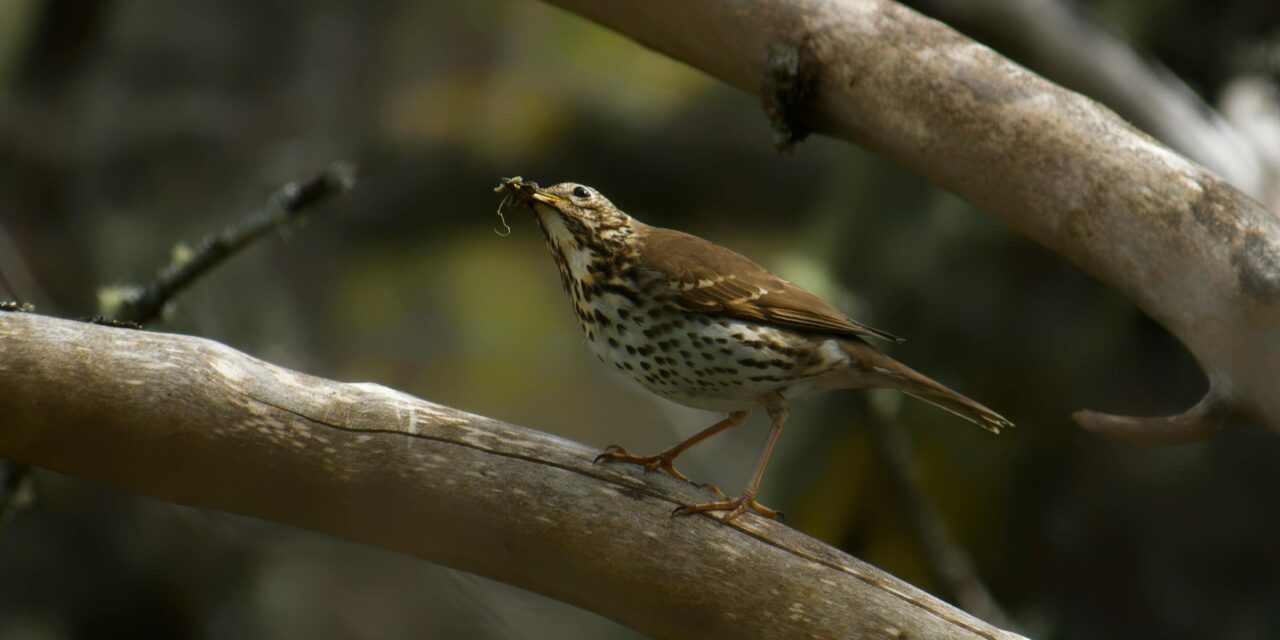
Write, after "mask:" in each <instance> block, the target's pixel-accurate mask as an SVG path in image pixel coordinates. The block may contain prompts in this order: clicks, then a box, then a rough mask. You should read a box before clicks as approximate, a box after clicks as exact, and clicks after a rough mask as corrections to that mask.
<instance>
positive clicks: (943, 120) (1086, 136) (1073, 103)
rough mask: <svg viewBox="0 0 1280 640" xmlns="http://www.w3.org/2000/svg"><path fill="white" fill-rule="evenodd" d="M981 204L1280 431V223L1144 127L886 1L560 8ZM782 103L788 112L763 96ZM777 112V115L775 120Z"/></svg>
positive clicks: (1237, 407) (667, 2) (634, 1)
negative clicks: (1116, 294)
mask: <svg viewBox="0 0 1280 640" xmlns="http://www.w3.org/2000/svg"><path fill="white" fill-rule="evenodd" d="M550 1H551V2H552V3H553V4H556V5H559V6H562V7H564V8H566V9H569V10H572V11H574V12H577V13H580V14H582V15H584V16H586V17H588V18H590V19H592V20H595V21H597V22H599V23H601V24H603V25H605V26H608V27H610V28H612V29H615V30H617V31H620V32H622V33H624V34H626V35H628V36H631V37H632V38H634V39H636V40H637V41H639V42H640V43H642V44H645V45H647V46H650V47H652V48H654V49H657V50H658V51H661V52H663V53H666V54H668V55H670V56H672V57H674V58H677V59H679V60H683V61H685V62H687V63H689V64H692V65H693V66H695V67H698V68H700V69H702V70H704V71H707V72H708V73H710V74H712V75H715V76H716V77H719V78H721V79H723V80H725V81H727V82H729V83H730V84H733V85H735V86H737V87H739V88H742V89H744V90H746V91H749V92H752V93H758V92H762V90H764V89H772V88H775V87H778V86H780V84H782V85H783V86H785V83H779V82H778V79H777V78H776V77H775V76H776V74H777V72H778V70H779V69H785V68H786V65H785V64H780V62H786V61H788V60H790V59H791V56H780V54H779V53H778V52H779V51H784V50H786V48H787V47H791V48H793V49H795V51H796V52H797V54H798V56H797V57H798V59H799V60H800V61H801V62H800V67H801V69H800V70H798V71H796V74H797V77H798V78H807V79H811V82H810V83H807V84H804V85H803V86H804V87H805V95H806V96H807V97H806V98H805V99H803V100H801V101H798V102H792V103H791V104H788V105H787V108H788V109H790V110H792V111H793V112H794V114H795V115H794V117H791V118H785V119H784V121H786V122H802V123H804V124H805V125H808V126H811V127H812V129H813V130H814V131H816V132H818V133H825V134H829V135H833V136H837V137H841V138H844V139H846V140H849V141H852V142H855V143H857V144H860V145H862V146H865V147H867V148H869V149H871V150H873V151H876V152H879V153H882V154H884V155H885V156H887V157H889V158H890V159H892V160H894V161H896V162H898V163H899V164H901V165H903V166H905V167H907V168H908V169H911V170H912V171H915V172H917V173H919V174H921V175H923V176H924V177H926V178H928V179H930V180H932V181H934V182H936V183H937V184H939V185H941V186H943V187H945V188H947V189H950V190H951V191H953V192H955V193H957V194H959V195H960V196H962V197H964V198H966V199H968V200H969V201H971V202H973V203H974V204H976V205H977V206H979V207H980V208H982V209H984V210H985V211H987V212H988V213H990V214H992V215H994V216H995V217H996V218H998V219H999V220H1001V221H1002V222H1004V223H1005V224H1006V225H1008V226H1009V227H1011V228H1012V229H1014V230H1015V231H1018V232H1020V233H1022V234H1024V235H1026V236H1027V237H1029V238H1031V239H1033V240H1035V241H1036V242H1039V243H1040V244H1043V245H1044V246H1046V247H1048V248H1049V249H1051V250H1053V251H1055V252H1057V253H1059V254H1061V255H1063V256H1065V257H1066V258H1068V259H1070V260H1071V261H1072V262H1074V263H1075V264H1076V265H1077V266H1079V267H1080V268H1082V269H1084V270H1085V271H1086V272H1088V273H1090V274H1092V275H1093V276H1095V277H1097V278H1098V279H1100V280H1102V281H1103V282H1105V283H1107V284H1109V285H1110V286H1112V287H1115V288H1116V289H1117V290H1119V291H1120V292H1121V293H1123V294H1124V295H1126V296H1127V297H1128V298H1129V299H1130V300H1132V301H1133V302H1134V303H1135V304H1137V305H1138V307H1139V308H1141V309H1142V310H1143V311H1145V312H1146V313H1147V314H1149V315H1150V316H1151V317H1152V318H1154V319H1155V320H1156V321H1157V322H1159V323H1161V324H1162V325H1164V327H1165V328H1166V329H1168V330H1169V331H1170V332H1172V333H1173V334H1174V335H1175V336H1176V337H1177V338H1178V339H1179V340H1181V341H1182V343H1183V344H1185V345H1186V346H1187V348H1188V349H1189V350H1190V351H1191V353H1192V355H1194V356H1195V358H1196V360H1197V361H1198V362H1199V364H1200V366H1201V367H1202V368H1203V369H1204V370H1205V372H1206V374H1207V376H1208V377H1209V378H1210V379H1214V380H1216V381H1218V382H1219V384H1218V385H1217V386H1218V394H1219V397H1220V399H1221V401H1222V402H1224V403H1226V404H1227V405H1228V406H1229V407H1230V411H1228V412H1227V413H1226V415H1228V416H1230V418H1231V419H1232V421H1235V422H1238V421H1247V420H1252V421H1257V422H1260V423H1263V424H1266V425H1268V426H1270V427H1271V428H1273V429H1276V430H1278V431H1280V340H1276V339H1274V337H1273V336H1275V335H1276V332H1277V331H1280V217H1277V216H1276V215H1275V214H1273V213H1271V212H1269V211H1267V210H1266V209H1265V208H1264V207H1263V206H1261V205H1260V204H1259V203H1258V202H1256V201H1254V200H1252V199H1250V198H1249V197H1247V196H1245V195H1244V194H1242V193H1241V192H1240V191H1238V190H1237V189H1235V188H1234V187H1232V186H1231V185H1229V184H1227V183H1226V182H1224V181H1223V180H1222V179H1220V178H1219V177H1217V176H1215V175H1213V174H1211V173H1209V172H1208V171H1207V170H1205V169H1204V168H1202V167H1200V166H1198V165H1196V164H1194V163H1192V162H1190V161H1188V160H1186V159H1185V158H1183V157H1182V156H1179V155H1178V154H1176V153H1174V152H1172V151H1170V150H1169V149H1167V148H1166V147H1164V146H1162V145H1160V144H1159V143H1157V142H1156V141H1154V140H1152V139H1151V138H1150V137H1149V136H1147V135H1146V134H1143V133H1142V132H1140V131H1138V130H1136V129H1134V128H1133V127H1132V126H1130V125H1129V124H1127V123H1126V122H1124V121H1123V120H1122V119H1121V118H1119V117H1118V116H1116V114H1115V113H1113V112H1111V111H1109V110H1107V109H1106V108H1104V107H1102V106H1101V105H1099V104H1097V103H1095V102H1093V101H1092V100H1089V99H1088V98H1085V97H1084V96H1081V95H1079V94H1076V93H1072V92H1070V91H1067V90H1065V89H1063V88H1061V87H1059V86H1057V85H1054V84H1052V83H1050V82H1048V81H1046V80H1044V79H1043V78H1040V77H1039V76H1036V75H1035V74H1033V73H1030V72H1028V71H1027V70H1026V69H1023V68H1022V67H1019V66H1018V65H1016V64H1014V63H1012V62H1010V61H1009V60H1007V59H1005V58H1003V57H1001V56H1000V55H998V54H996V53H995V52H993V51H991V50H990V49H988V48H987V47H984V46H982V45H981V44H978V43H977V42H974V41H973V40H970V39H969V38H966V37H964V36H962V35H960V34H959V33H956V32H955V31H953V30H952V29H950V28H948V27H947V26H946V25H943V24H942V23H939V22H936V21H934V20H931V19H929V18H926V17H924V16H921V15H920V14H918V13H915V12H914V11H911V10H910V9H907V8H905V7H903V6H901V5H899V4H897V3H894V2H889V1H887V0H829V1H827V2H812V1H808V0H736V1H730V0H706V1H703V2H685V1H683V0H613V1H609V2H604V1H602V0H550ZM764 98H765V100H766V104H776V100H773V99H772V98H771V97H770V96H768V95H765V96H764ZM770 115H771V119H772V120H773V121H775V122H776V121H777V120H778V118H777V117H776V114H770Z"/></svg>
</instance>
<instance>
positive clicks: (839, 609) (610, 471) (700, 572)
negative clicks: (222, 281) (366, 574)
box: [0, 313, 1018, 639]
mask: <svg viewBox="0 0 1280 640" xmlns="http://www.w3.org/2000/svg"><path fill="white" fill-rule="evenodd" d="M157 398H163V401H159V402H158V401H157ZM0 415H3V416H4V425H5V428H4V429H0V455H2V456H5V457H10V458H13V459H16V460H21V461H23V462H26V463H29V464H35V465H38V466H41V467H46V468H49V469H53V470H55V471H58V472H61V473H68V474H73V475H78V476H82V477H86V478H91V479H95V480H99V481H102V482H108V483H111V484H115V485H118V486H120V487H123V488H125V489H129V490H132V491H136V492H138V493H141V494H143V495H148V496H152V497H155V498H159V499H162V500H168V501H172V502H177V503H181V504H187V505H194V506H200V507H208V508H213V509H220V510H224V511H230V512H235V513H241V514H247V515H251V516H256V517H260V518H266V519H269V520H274V521H276V522H282V523H286V524H292V525H295V526H299V527H303V528H306V529H312V530H315V531H322V532H326V533H330V534H333V535H336V536H340V537H344V538H348V539H351V540H356V541H361V542H365V543H368V544H373V545H377V546H382V547H385V548H388V549H394V550H398V551H401V552H404V553H407V554H410V555H414V556H417V557H420V558H423V559H427V560H431V561H433V562H438V563H441V564H444V565H448V566H451V567H455V568H458V569H462V570H465V571H470V572H473V573H477V574H481V575H484V576H488V577H491V578H494V579H497V580H501V581H503V582H507V583H510V584H514V585H517V586H521V587H524V588H526V589H530V590H533V591H537V592H540V593H543V594H546V595H549V596H551V597H554V598H558V599H560V600H564V601H566V602H569V603H572V604H575V605H578V606H580V607H583V608H585V609H589V610H592V611H596V612H598V613H601V614H603V615H605V616H608V617H610V618H613V619H614V620H617V621H619V622H621V623H623V624H626V625H628V626H631V627H633V628H635V629H637V630H639V631H642V632H644V633H646V634H649V635H652V636H654V637H662V638H701V639H714V638H735V639H750V638H809V637H821V638H885V639H889V638H992V639H994V638H1016V637H1018V636H1016V635H1014V634H1012V633H1009V632H1007V631H1003V630H1001V629H998V628H996V627H993V626H991V625H989V624H987V623H985V622H983V621H981V620H978V619H977V618H974V617H973V616H971V615H969V614H967V613H965V612H963V611H961V610H959V609H956V608H954V607H952V606H951V605H948V604H946V603H944V602H942V601H940V600H937V599H935V598H933V597H931V596H930V595H928V594H926V593H924V592H922V591H920V590H919V589H916V588H915V587H912V586H910V585H908V584H906V583H904V582H902V581H900V580H898V579H896V578H894V577H893V576H890V575H888V574H886V573H884V572H883V571H880V570H879V569H876V568H875V567H872V566H870V565H867V564H865V563H863V562H861V561H859V560H857V559H856V558H853V557H851V556H848V555H846V554H844V553H842V552H840V551H838V550H836V549H834V548H831V547H829V546H827V545H825V544H822V543H821V542H818V541H817V540H814V539H812V538H809V537H808V536H805V535H803V534H801V533H798V532H796V531H794V530H791V529H788V528H787V527H785V526H783V525H781V524H779V523H777V522H774V521H772V520H766V519H764V518H761V517H758V516H755V515H753V514H747V515H744V516H743V517H741V518H739V519H737V520H735V521H733V522H732V523H731V524H729V525H725V524H721V523H720V522H719V520H717V519H713V518H709V517H703V516H694V517H688V518H672V517H670V513H671V511H672V508H673V507H675V506H676V505H680V504H688V503H689V502H692V501H696V500H705V499H706V494H705V493H703V492H702V491H701V490H699V489H697V488H695V487H693V486H691V485H688V484H686V483H682V482H678V481H676V480H674V479H672V478H669V477H667V476H664V475H662V474H653V473H650V474H646V473H644V471H643V470H640V469H636V468H633V467H629V466H613V465H599V464H593V463H592V459H593V457H594V456H595V454H596V453H597V452H596V451H595V450H593V449H588V448H587V447H585V446H582V445H579V444H576V443H573V442H568V441H565V440H562V439H560V438H556V437H554V436H550V435H547V434H544V433H539V432H537V431H533V430H530V429H526V428H523V427H518V426H515V425H511V424H505V423H502V422H498V421H496V420H491V419H489V418H484V417H481V416H477V415H472V414H468V413H465V412H462V411H458V410H456V409H451V408H449V407H445V406H441V405H437V404H432V403H430V402H426V401H424V400H419V399H417V398H414V397H412V396H409V395H406V394H403V393H399V392H396V391H392V390H390V389H387V388H385V387H381V386H378V385H373V384H344V383H339V382H333V381H329V380H324V379H321V378H316V377H312V376H307V375H304V374H301V373H297V372H294V371H289V370H286V369H283V368H280V367H276V366H273V365H271V364H268V363H265V362H262V361H260V360H257V359H255V358H252V357H249V356H247V355H245V354H243V353H240V352H238V351H235V350H233V349H231V348H229V347H226V346H224V345H221V344H218V343H216V342H212V341H209V340H204V339H200V338H192V337H187V336H180V335H172V334H161V333H153V332H150V331H136V330H124V329H113V328H109V327H102V326H98V325H93V324H89V323H84V322H69V321H65V320H58V319H54V318H49V317H44V316H37V315H33V314H18V313H9V314H0Z"/></svg>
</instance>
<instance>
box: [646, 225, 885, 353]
mask: <svg viewBox="0 0 1280 640" xmlns="http://www.w3.org/2000/svg"><path fill="white" fill-rule="evenodd" d="M644 233H645V234H646V237H645V238H644V240H645V242H644V245H645V246H653V245H654V244H655V243H656V244H658V245H660V246H661V247H662V251H660V252H654V251H642V252H641V255H640V259H639V264H638V265H637V268H638V269H639V270H640V271H641V273H642V274H644V275H645V276H647V277H649V278H650V279H652V280H651V281H652V284H653V285H656V286H658V287H664V285H665V288H666V290H667V293H668V294H670V295H671V297H672V298H673V299H674V300H675V301H676V304H677V305H679V306H680V307H681V308H682V309H685V310H687V311H693V312H699V313H707V314H712V315H721V316H728V317H731V318H739V319H742V320H753V321H756V322H761V323H764V324H769V325H773V326H776V327H782V328H786V329H792V330H798V331H811V332H818V333H830V334H834V335H840V336H849V337H856V338H867V337H874V338H880V339H883V340H889V341H892V342H902V341H903V340H902V338H899V337H898V336H895V335H893V334H891V333H888V332H885V331H881V330H879V329H874V328H872V327H868V326H867V325H865V324H862V323H860V322H856V321H854V320H851V319H849V318H848V317H847V316H845V315H844V314H843V313H840V312H839V311H836V310H835V309H834V308H832V307H831V305H829V304H827V303H826V302H824V301H823V300H822V299H821V298H819V297H818V296H815V295H813V294H812V293H809V292H808V291H805V290H804V289H801V288H800V287H797V286H796V285H794V284H791V283H790V282H787V281H786V280H783V279H782V278H779V277H778V276H775V275H773V274H772V273H769V271H767V270H766V269H765V268H764V267H761V266H760V265H758V264H756V263H755V262H752V261H751V259H749V258H747V257H745V256H743V255H741V254H738V253H735V252H733V251H730V250H729V249H725V248H724V247H720V246H717V245H715V244H712V243H711V242H708V241H706V240H703V239H702V238H699V237H697V236H693V235H689V234H687V233H681V232H679V231H673V230H671V229H661V228H658V227H647V228H646V229H644Z"/></svg>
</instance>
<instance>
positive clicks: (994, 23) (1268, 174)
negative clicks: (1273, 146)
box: [908, 0, 1280, 204]
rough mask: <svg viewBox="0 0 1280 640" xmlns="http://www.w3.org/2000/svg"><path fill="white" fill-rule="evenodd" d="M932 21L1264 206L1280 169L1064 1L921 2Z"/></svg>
mask: <svg viewBox="0 0 1280 640" xmlns="http://www.w3.org/2000/svg"><path fill="white" fill-rule="evenodd" d="M908 4H914V5H916V6H919V7H921V8H922V9H923V10H924V11H925V12H926V13H929V14H930V15H933V16H935V17H937V18H940V19H942V20H945V21H947V22H948V23H949V24H951V25H953V26H955V27H956V28H958V29H960V30H962V31H965V32H966V33H970V34H973V35H974V36H975V37H978V38H979V39H981V40H982V41H983V42H991V43H992V44H994V45H995V46H996V48H997V49H1000V50H1002V51H1007V52H1008V53H1009V54H1010V55H1011V56H1012V57H1014V58H1016V59H1018V60H1020V61H1023V62H1024V63H1025V64H1026V65H1027V66H1028V67H1031V68H1032V69H1033V70H1035V71H1036V72H1037V73H1040V74H1042V75H1044V76H1045V77H1047V78H1049V79H1051V80H1053V81H1054V82H1057V83H1059V84H1061V85H1063V86H1065V87H1067V88H1069V89H1072V90H1074V91H1079V92H1081V93H1083V94H1085V95H1087V96H1089V97H1091V98H1093V99H1095V100H1098V101H1099V102H1101V103H1103V104H1105V105H1107V106H1108V107H1110V108H1112V109H1115V110H1116V112H1117V113H1119V114H1120V115H1121V116H1123V117H1124V118H1125V119H1127V120H1129V121H1130V122H1132V123H1134V124H1135V125H1136V126H1137V127H1138V128H1139V129H1142V130H1143V131H1146V132H1147V133H1150V134H1151V135H1152V136H1154V137H1156V138H1157V139H1159V140H1161V141H1163V142H1164V143H1165V144H1168V145H1169V146H1170V147H1173V148H1174V149H1175V150H1177V151H1178V152H1179V153H1181V154H1183V155H1185V156H1187V157H1188V158H1191V159H1192V160H1195V161H1196V162H1198V163H1200V164H1202V165H1204V166H1205V167H1207V168H1208V169H1209V170H1211V171H1213V172H1215V173H1217V174H1218V175H1220V176H1222V177H1223V178H1225V179H1226V180H1227V181H1228V182H1230V183H1231V184H1232V185H1234V186H1236V187H1237V188H1239V189H1240V190H1241V191H1244V192H1245V193H1247V194H1249V195H1250V196H1251V197H1253V198H1256V199H1258V200H1260V201H1262V202H1263V203H1267V204H1270V203H1271V202H1270V197H1271V195H1272V193H1273V191H1274V189H1275V188H1276V186H1277V182H1280V163H1276V162H1274V160H1273V159H1272V158H1270V157H1268V155H1267V153H1268V152H1267V150H1266V149H1265V147H1261V146H1258V145H1257V144H1256V142H1255V140H1254V139H1253V138H1252V137H1251V136H1250V135H1249V131H1247V130H1246V131H1243V132H1242V131H1237V129H1236V127H1235V126H1233V123H1231V122H1228V121H1227V120H1226V119H1224V118H1223V117H1222V116H1221V115H1219V114H1218V113H1217V112H1215V111H1214V110H1213V108H1212V107H1210V106H1209V105H1208V104H1206V103H1205V102H1204V100H1202V99H1200V96H1198V95H1196V93H1195V92H1194V91H1192V90H1191V89H1190V88H1189V87H1187V85H1186V84H1185V83H1183V82H1182V81H1181V80H1179V79H1178V78H1177V77H1175V76H1174V75H1173V73H1172V72H1171V71H1169V70H1168V69H1166V68H1164V67H1163V66H1161V65H1160V64H1159V63H1157V62H1155V61H1152V60H1148V59H1144V58H1142V57H1141V56H1139V55H1138V54H1137V52H1135V51H1134V50H1133V49H1132V48H1131V47H1130V46H1129V44H1128V43H1126V42H1125V41H1124V40H1123V39H1121V38H1120V37H1118V36H1116V35H1114V34H1112V33H1111V32H1109V31H1107V30H1106V29H1105V28H1103V26H1102V25H1101V24H1100V23H1099V22H1098V21H1097V20H1096V19H1094V18H1093V17H1092V16H1090V15H1089V13H1088V7H1085V6H1082V5H1080V3H1077V2H1068V1H1065V0H918V1H916V2H909V3H908Z"/></svg>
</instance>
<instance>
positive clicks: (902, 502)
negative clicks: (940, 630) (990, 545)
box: [860, 398, 1009, 627]
mask: <svg viewBox="0 0 1280 640" xmlns="http://www.w3.org/2000/svg"><path fill="white" fill-rule="evenodd" d="M860 404H861V405H862V406H863V408H864V409H865V410H864V411H861V412H860V413H861V414H863V415H864V416H865V417H866V421H867V425H868V426H869V427H870V428H871V437H872V440H873V442H874V443H875V454H876V459H878V460H879V461H880V466H881V467H882V468H883V469H884V472H885V475H886V476H887V477H888V478H889V487H890V489H892V491H893V494H894V498H895V500H894V504H896V505H897V506H898V507H899V508H901V509H902V512H903V514H905V515H906V517H907V525H908V527H909V528H910V529H911V535H912V537H914V538H915V541H916V546H918V547H920V553H921V555H922V556H923V558H924V562H925V565H926V566H927V567H928V568H929V573H930V574H932V576H933V580H934V582H936V583H938V584H939V585H940V586H941V587H942V588H943V589H944V590H945V592H946V593H947V594H948V596H949V597H950V599H951V601H952V602H955V603H956V604H958V605H960V608H962V609H964V610H965V611H968V612H969V613H972V614H973V615H975V616H978V617H979V618H982V619H983V620H986V621H987V622H990V623H991V624H994V625H996V626H1001V627H1002V626H1005V625H1007V624H1008V623H1009V618H1008V616H1007V615H1005V613H1004V611H1003V610H1002V609H1001V608H1000V605H999V603H997V602H996V600H995V598H994V597H992V595H991V592H990V591H989V590H988V589H987V586H986V585H985V584H983V583H982V579H981V578H979V577H978V574H977V572H975V571H974V569H973V562H972V561H971V560H970V559H969V554H968V553H967V552H966V551H965V550H964V549H963V548H961V547H960V546H959V545H957V544H955V542H954V541H953V540H952V539H951V534H950V533H949V532H948V531H947V524H946V522H945V521H944V520H943V519H942V515H941V514H939V513H938V510H937V509H936V508H934V506H933V504H932V503H931V502H930V501H929V499H928V498H926V497H925V493H924V491H923V490H922V489H921V488H920V481H919V479H918V478H917V475H916V464H915V460H914V458H913V457H912V455H911V441H910V439H909V438H908V437H907V434H906V432H905V431H903V430H902V429H901V428H898V427H895V426H894V425H891V424H890V423H889V421H888V420H886V419H885V416H884V415H882V413H881V412H880V411H878V410H877V409H876V405H875V403H871V402H867V401H866V399H865V398H863V399H861V400H860Z"/></svg>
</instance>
